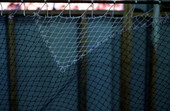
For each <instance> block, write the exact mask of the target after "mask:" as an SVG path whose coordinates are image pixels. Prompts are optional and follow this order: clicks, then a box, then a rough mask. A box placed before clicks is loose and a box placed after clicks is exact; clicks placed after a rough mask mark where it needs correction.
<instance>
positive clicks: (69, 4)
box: [68, 0, 71, 17]
mask: <svg viewBox="0 0 170 111" xmlns="http://www.w3.org/2000/svg"><path fill="white" fill-rule="evenodd" d="M68 3H69V16H70V17H71V4H70V0H68Z"/></svg>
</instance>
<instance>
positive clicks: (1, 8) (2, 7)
mask: <svg viewBox="0 0 170 111" xmlns="http://www.w3.org/2000/svg"><path fill="white" fill-rule="evenodd" d="M0 5H1V16H2V15H3V6H2V3H1V2H0Z"/></svg>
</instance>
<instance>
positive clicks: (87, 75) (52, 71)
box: [0, 12, 170, 111]
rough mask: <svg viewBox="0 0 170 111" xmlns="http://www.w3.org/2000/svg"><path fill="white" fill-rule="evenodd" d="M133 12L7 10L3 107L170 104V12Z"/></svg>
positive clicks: (139, 109) (1, 41)
mask: <svg viewBox="0 0 170 111" xmlns="http://www.w3.org/2000/svg"><path fill="white" fill-rule="evenodd" d="M131 14H132V13H128V14H127V15H126V16H124V17H114V16H110V15H108V14H104V15H103V16H85V15H83V16H78V17H68V16H61V15H57V16H48V17H44V16H39V15H38V16H35V15H34V16H32V15H31V16H26V17H23V16H17V15H16V16H14V17H12V18H11V17H10V18H8V17H0V49H1V50H0V60H1V61H0V69H1V70H0V80H1V82H0V90H1V92H0V110H2V111H7V110H10V109H11V110H12V109H13V108H15V109H17V110H20V111H35V110H36V111H39V110H40V111H42V110H43V111H76V110H83V111H85V110H89V111H93V110H95V111H111V110H114V111H119V110H122V111H125V110H131V111H133V110H134V111H143V110H146V109H147V108H149V109H152V110H158V111H168V107H169V105H170V98H169V97H170V90H169V89H170V86H169V84H170V82H169V79H170V75H169V73H170V44H169V42H170V34H169V33H170V18H169V16H168V15H166V16H161V17H158V18H154V17H152V16H151V17H149V16H148V12H147V13H144V14H142V15H139V16H130V15H131ZM155 20H156V21H157V22H155ZM155 27H157V28H159V30H158V31H156V32H155V31H154V29H155ZM154 33H156V35H155V34H154Z"/></svg>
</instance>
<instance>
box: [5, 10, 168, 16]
mask: <svg viewBox="0 0 170 111" xmlns="http://www.w3.org/2000/svg"><path fill="white" fill-rule="evenodd" d="M61 11H62V10H49V11H48V14H49V16H50V15H54V16H55V15H58V14H59V13H61ZM12 12H14V11H3V15H9V14H11V13H12ZM34 12H37V11H36V10H28V11H25V14H26V15H33V14H34ZM69 13H70V11H69V10H65V11H64V12H63V13H62V14H63V15H68V14H69ZM82 13H84V11H83V10H72V11H71V14H72V15H78V16H79V15H81V14H82ZM93 13H94V15H103V14H105V13H106V11H104V10H98V11H95V12H93ZM112 13H113V12H112V11H109V12H108V15H109V14H112ZM23 14H24V12H23V11H21V10H19V11H17V13H16V14H15V15H23ZM39 14H40V15H47V11H44V10H42V11H40V13H39ZM91 14H92V11H86V15H91ZM142 14H144V12H134V13H133V16H139V15H142ZM114 15H115V16H123V11H115V12H114ZM160 15H161V16H167V13H164V12H161V13H160ZM147 16H148V17H150V16H153V13H151V12H150V13H148V14H147Z"/></svg>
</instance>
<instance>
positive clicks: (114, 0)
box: [112, 0, 116, 17]
mask: <svg viewBox="0 0 170 111" xmlns="http://www.w3.org/2000/svg"><path fill="white" fill-rule="evenodd" d="M115 4H116V0H113V5H114V7H113V12H112V17H114V12H115Z"/></svg>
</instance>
